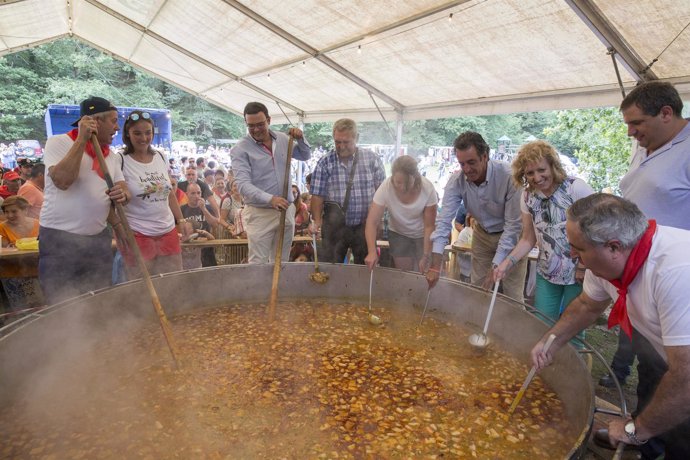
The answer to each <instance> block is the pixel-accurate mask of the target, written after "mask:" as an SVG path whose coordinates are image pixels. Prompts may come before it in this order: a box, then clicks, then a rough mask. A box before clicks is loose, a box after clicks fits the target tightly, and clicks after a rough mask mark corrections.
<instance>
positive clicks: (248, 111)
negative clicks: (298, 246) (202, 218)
mask: <svg viewBox="0 0 690 460" xmlns="http://www.w3.org/2000/svg"><path fill="white" fill-rule="evenodd" d="M244 120H245V123H246V124H247V129H248V131H249V134H248V135H246V136H245V137H243V138H242V139H241V140H240V142H238V143H237V145H235V146H234V147H233V148H232V150H231V151H230V156H231V158H232V170H233V171H234V173H235V181H236V182H237V187H238V190H239V192H240V194H241V195H242V197H243V198H244V204H245V208H244V211H243V212H242V216H243V218H244V220H245V230H246V231H247V239H248V240H249V263H250V264H260V263H268V262H271V261H272V260H274V257H275V249H276V242H277V240H278V238H277V236H278V235H277V233H278V229H279V227H280V211H282V210H286V214H285V233H284V240H283V241H284V242H283V251H282V256H281V260H288V259H289V255H290V247H291V246H292V237H293V235H294V234H295V206H294V204H292V200H289V201H288V199H287V198H288V197H286V196H283V188H284V187H283V185H284V180H285V168H289V167H290V165H288V164H287V147H288V139H289V138H288V135H287V134H284V133H279V132H275V131H271V130H270V129H269V125H270V123H271V117H270V116H269V115H268V109H267V108H266V106H265V105H263V104H262V103H260V102H250V103H249V104H247V105H246V106H245V108H244ZM289 135H290V136H292V137H293V138H294V139H295V140H296V141H297V142H296V143H295V146H294V149H293V153H292V158H293V159H295V160H302V161H305V160H308V159H309V158H310V157H311V147H310V146H309V144H307V142H306V141H305V140H304V135H303V133H302V131H301V130H300V129H298V128H290V130H289ZM288 193H290V188H289V187H288Z"/></svg>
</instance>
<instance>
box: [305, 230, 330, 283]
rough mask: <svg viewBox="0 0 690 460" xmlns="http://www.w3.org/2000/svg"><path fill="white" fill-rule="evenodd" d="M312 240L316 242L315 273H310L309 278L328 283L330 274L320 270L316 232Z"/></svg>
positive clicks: (316, 281)
mask: <svg viewBox="0 0 690 460" xmlns="http://www.w3.org/2000/svg"><path fill="white" fill-rule="evenodd" d="M312 241H313V244H314V273H310V274H309V279H310V280H312V281H313V282H315V283H316V284H326V283H327V282H328V279H329V278H330V276H329V275H328V273H323V272H321V271H320V270H319V256H318V254H317V253H316V233H314V234H313V235H312Z"/></svg>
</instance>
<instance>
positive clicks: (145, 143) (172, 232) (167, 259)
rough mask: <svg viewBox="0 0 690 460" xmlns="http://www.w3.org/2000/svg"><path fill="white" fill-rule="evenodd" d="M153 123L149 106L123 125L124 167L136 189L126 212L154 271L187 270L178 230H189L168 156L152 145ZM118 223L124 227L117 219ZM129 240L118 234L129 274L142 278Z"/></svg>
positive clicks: (129, 181)
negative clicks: (172, 181) (146, 110)
mask: <svg viewBox="0 0 690 460" xmlns="http://www.w3.org/2000/svg"><path fill="white" fill-rule="evenodd" d="M153 128H154V125H153V120H152V119H151V115H150V114H149V113H148V112H144V111H141V110H134V111H133V112H132V113H130V114H129V115H128V116H127V118H126V120H125V124H124V127H123V129H122V140H123V142H124V143H125V148H124V149H123V151H122V152H121V155H122V162H121V166H122V172H123V174H124V176H125V181H126V182H127V186H128V187H129V190H130V191H131V193H132V201H131V202H130V203H129V205H128V206H127V208H126V209H125V214H126V216H127V220H128V221H129V225H130V227H131V228H132V231H133V232H134V237H135V239H136V241H137V244H138V246H139V249H140V250H141V254H142V256H143V257H144V260H145V261H146V266H147V268H148V270H149V272H150V273H151V274H152V275H153V274H159V273H167V272H172V271H178V270H182V256H181V246H180V238H179V235H178V231H179V233H185V232H184V227H183V225H182V224H183V223H184V219H183V216H182V211H181V210H180V205H179V203H178V201H177V198H176V196H175V191H174V189H173V186H172V183H171V180H170V177H169V175H168V161H167V160H166V159H165V158H164V157H163V154H162V153H160V152H158V151H156V150H154V149H153V148H152V147H151V142H152V140H153ZM114 226H115V228H116V230H121V227H120V228H118V223H117V222H115V224H114ZM187 233H189V232H187ZM125 241H126V240H124V241H123V238H121V237H120V238H118V247H119V248H120V251H121V252H122V255H123V256H124V259H125V263H126V264H127V268H128V273H129V277H130V278H137V277H139V276H141V273H140V272H139V269H138V267H137V261H136V259H135V258H134V254H133V252H132V251H131V249H130V248H129V247H127V245H126V243H125Z"/></svg>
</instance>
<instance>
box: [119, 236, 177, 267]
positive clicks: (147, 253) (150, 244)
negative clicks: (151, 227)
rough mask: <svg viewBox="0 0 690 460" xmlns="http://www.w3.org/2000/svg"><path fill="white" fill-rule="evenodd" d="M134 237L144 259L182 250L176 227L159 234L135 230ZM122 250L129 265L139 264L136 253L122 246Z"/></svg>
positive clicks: (172, 253) (169, 254)
mask: <svg viewBox="0 0 690 460" xmlns="http://www.w3.org/2000/svg"><path fill="white" fill-rule="evenodd" d="M134 239H135V240H136V241H137V245H138V246H139V250H140V251H141V255H142V256H143V257H144V260H153V259H155V258H156V257H158V256H172V255H174V254H180V253H181V252H182V246H180V237H179V235H178V234H177V229H176V228H173V229H172V230H170V231H169V232H168V233H165V234H163V235H159V236H147V235H143V234H141V233H139V232H134ZM120 252H122V257H124V259H125V263H126V264H127V265H128V266H130V267H133V266H135V265H136V264H137V261H136V258H135V257H134V253H133V252H132V251H130V250H129V248H126V249H125V248H120Z"/></svg>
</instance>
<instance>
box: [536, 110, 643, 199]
mask: <svg viewBox="0 0 690 460" xmlns="http://www.w3.org/2000/svg"><path fill="white" fill-rule="evenodd" d="M557 118H558V121H557V124H555V125H554V126H553V127H550V128H547V129H546V134H547V136H548V138H549V140H550V141H551V142H552V143H553V144H554V145H559V144H563V145H567V146H569V147H570V148H572V149H574V150H573V152H572V153H573V154H574V156H575V157H576V158H577V159H578V160H579V162H578V166H579V167H580V170H581V171H582V172H583V174H584V175H585V176H586V178H587V182H588V183H589V185H590V186H591V187H592V188H593V189H594V190H598V191H601V190H603V189H604V188H610V189H611V190H612V191H613V192H614V193H618V194H619V193H620V188H619V186H618V184H619V182H620V179H621V178H622V177H623V175H624V174H625V172H626V171H627V170H628V164H629V159H630V153H631V142H630V140H629V139H628V137H627V130H626V127H625V124H624V123H623V118H622V117H621V114H620V112H619V111H618V109H616V108H612V107H609V108H599V109H588V110H564V111H561V112H559V113H558V117H557Z"/></svg>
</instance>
